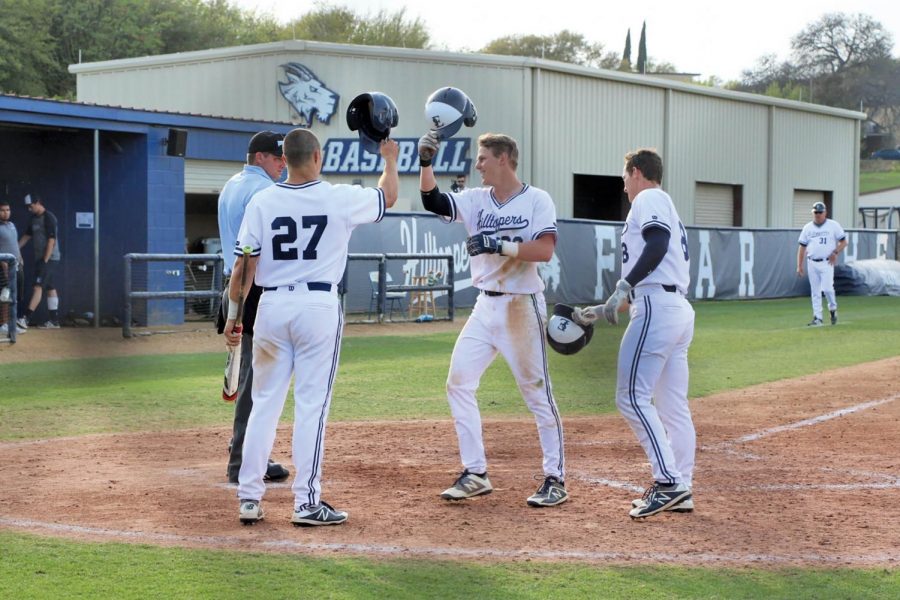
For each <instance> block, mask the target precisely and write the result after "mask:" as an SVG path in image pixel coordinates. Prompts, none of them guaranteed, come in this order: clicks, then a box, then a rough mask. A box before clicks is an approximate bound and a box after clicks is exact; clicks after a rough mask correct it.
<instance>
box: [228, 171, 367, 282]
mask: <svg viewBox="0 0 900 600" xmlns="http://www.w3.org/2000/svg"><path fill="white" fill-rule="evenodd" d="M336 193H337V194H338V195H339V196H340V197H341V200H340V201H335V200H334V197H335V195H336ZM384 211H385V201H384V192H382V190H381V189H379V188H363V187H359V186H355V185H332V184H330V183H328V182H325V181H318V180H317V181H311V182H309V183H304V184H302V185H291V184H287V183H279V184H276V185H273V186H271V187H269V188H266V189H264V190H262V191H260V192H257V193H256V194H255V195H254V196H253V199H252V200H251V201H250V204H248V205H247V211H246V214H245V215H244V221H243V223H242V224H241V230H240V232H239V233H238V237H237V242H236V243H235V249H234V253H235V255H238V256H239V255H241V254H242V253H243V252H242V248H244V247H245V246H249V247H250V249H251V252H250V255H251V256H259V257H260V260H259V263H258V264H257V267H256V284H257V285H259V286H262V287H278V286H283V285H290V284H293V283H298V282H304V281H320V282H324V283H331V284H337V283H338V282H339V281H340V279H341V277H343V275H344V267H345V265H346V263H347V243H348V241H349V239H350V234H351V233H352V232H353V230H354V229H355V228H356V226H357V225H362V224H364V223H377V222H379V221H380V220H381V219H382V217H384Z"/></svg>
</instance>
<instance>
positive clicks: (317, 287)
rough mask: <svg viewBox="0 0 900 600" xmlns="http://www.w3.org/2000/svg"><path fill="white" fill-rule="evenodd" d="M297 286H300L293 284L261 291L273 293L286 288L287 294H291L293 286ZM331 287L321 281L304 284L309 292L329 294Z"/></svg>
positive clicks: (265, 288) (266, 288)
mask: <svg viewBox="0 0 900 600" xmlns="http://www.w3.org/2000/svg"><path fill="white" fill-rule="evenodd" d="M298 285H300V284H299V283H294V284H291V285H280V286H278V287H264V288H263V291H264V292H274V291H275V290H277V289H278V288H282V289H284V288H287V290H288V291H289V292H293V291H294V286H298ZM331 287H332V286H331V284H330V283H323V282H321V281H307V282H306V289H308V290H309V291H311V292H330V291H331Z"/></svg>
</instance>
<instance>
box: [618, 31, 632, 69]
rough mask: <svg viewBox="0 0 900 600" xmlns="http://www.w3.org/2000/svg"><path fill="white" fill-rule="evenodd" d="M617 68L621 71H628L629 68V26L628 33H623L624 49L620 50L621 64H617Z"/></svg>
mask: <svg viewBox="0 0 900 600" xmlns="http://www.w3.org/2000/svg"><path fill="white" fill-rule="evenodd" d="M619 69H620V70H622V71H630V70H631V28H630V27H629V28H628V33H627V34H626V35H625V51H624V52H622V64H621V65H620V66H619Z"/></svg>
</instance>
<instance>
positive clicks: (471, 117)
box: [463, 98, 478, 127]
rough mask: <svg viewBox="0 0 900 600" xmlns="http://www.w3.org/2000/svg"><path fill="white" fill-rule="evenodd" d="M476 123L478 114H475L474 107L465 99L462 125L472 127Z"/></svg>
mask: <svg viewBox="0 0 900 600" xmlns="http://www.w3.org/2000/svg"><path fill="white" fill-rule="evenodd" d="M476 121H478V114H477V113H476V112H475V105H474V104H472V101H471V100H469V99H468V98H466V109H465V110H464V111H463V125H465V126H466V127H474V126H475V122H476Z"/></svg>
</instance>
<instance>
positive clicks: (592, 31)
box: [230, 0, 900, 82]
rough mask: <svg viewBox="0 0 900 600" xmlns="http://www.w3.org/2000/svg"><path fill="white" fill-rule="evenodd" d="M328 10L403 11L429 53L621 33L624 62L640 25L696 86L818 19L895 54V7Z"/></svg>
mask: <svg viewBox="0 0 900 600" xmlns="http://www.w3.org/2000/svg"><path fill="white" fill-rule="evenodd" d="M230 1H231V3H232V4H235V5H237V6H240V7H241V8H245V9H253V10H256V11H257V12H259V13H267V14H270V15H272V16H274V17H275V18H276V19H277V20H278V21H280V22H288V21H290V20H292V19H295V18H297V17H300V16H302V15H303V14H305V13H307V12H309V11H310V10H312V8H313V7H314V6H315V4H314V3H313V2H298V1H292V2H287V1H285V0H230ZM327 4H328V5H330V6H335V5H337V6H345V7H348V8H350V9H351V10H353V11H354V12H356V13H358V14H361V15H364V14H372V13H376V12H378V11H379V10H382V9H383V10H385V11H387V12H389V13H392V12H395V11H397V10H399V9H401V8H405V9H406V16H407V18H409V19H414V18H417V17H418V18H421V19H422V20H423V21H424V23H425V25H426V27H427V28H428V31H429V34H430V35H431V39H432V45H433V46H434V47H435V48H436V49H442V50H451V51H459V50H477V49H478V48H482V47H483V46H485V45H486V44H487V43H488V42H490V41H491V40H493V39H496V38H499V37H503V36H507V35H516V34H537V35H550V34H554V33H557V32H559V31H562V30H563V29H569V30H571V31H574V32H576V33H580V34H582V35H584V36H585V38H586V39H587V40H589V41H591V42H600V43H602V44H603V45H604V46H605V47H606V49H607V50H611V51H615V52H616V53H618V54H621V52H622V50H623V49H624V47H625V35H626V33H627V31H628V29H629V28H630V29H631V41H632V46H631V47H632V60H633V61H634V60H636V59H637V48H638V40H639V39H640V35H641V26H642V24H643V22H644V21H646V23H647V52H648V54H649V55H650V57H651V58H652V59H653V60H654V61H656V62H669V63H672V64H673V65H675V67H676V69H677V70H678V71H680V72H686V73H697V74H699V75H700V78H701V79H703V80H705V79H707V78H709V77H710V76H716V77H718V78H719V79H721V80H722V81H723V82H727V81H731V80H736V79H739V78H740V75H741V71H743V70H745V69H750V68H752V67H753V66H754V65H755V64H756V62H757V60H758V59H759V57H761V56H763V55H765V54H776V55H777V56H778V57H779V59H780V60H785V59H787V58H789V56H790V41H791V37H793V36H794V35H796V34H797V33H799V32H800V31H802V30H803V28H804V27H805V26H806V25H807V24H809V23H811V22H812V21H815V20H817V19H818V18H820V17H821V16H822V15H823V14H825V13H827V12H844V13H863V14H867V15H869V16H871V17H873V18H874V19H875V20H876V21H878V22H880V23H881V24H882V25H883V26H884V27H885V29H886V30H887V31H888V32H890V33H891V34H892V35H893V38H894V52H893V54H894V56H897V55H898V54H900V9H898V8H897V2H896V0H855V1H853V2H850V1H849V0H843V1H832V0H779V1H775V0H755V1H749V2H748V1H743V2H729V1H728V0H718V1H707V0H680V1H672V0H668V1H659V0H643V1H638V2H602V1H601V0H593V1H588V0H575V1H565V0H559V1H557V2H534V1H530V0H518V1H516V0H477V1H472V0H455V1H452V2H436V1H434V0H430V1H419V2H412V1H409V0H406V1H404V0H328V1H327ZM531 7H533V8H531Z"/></svg>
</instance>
